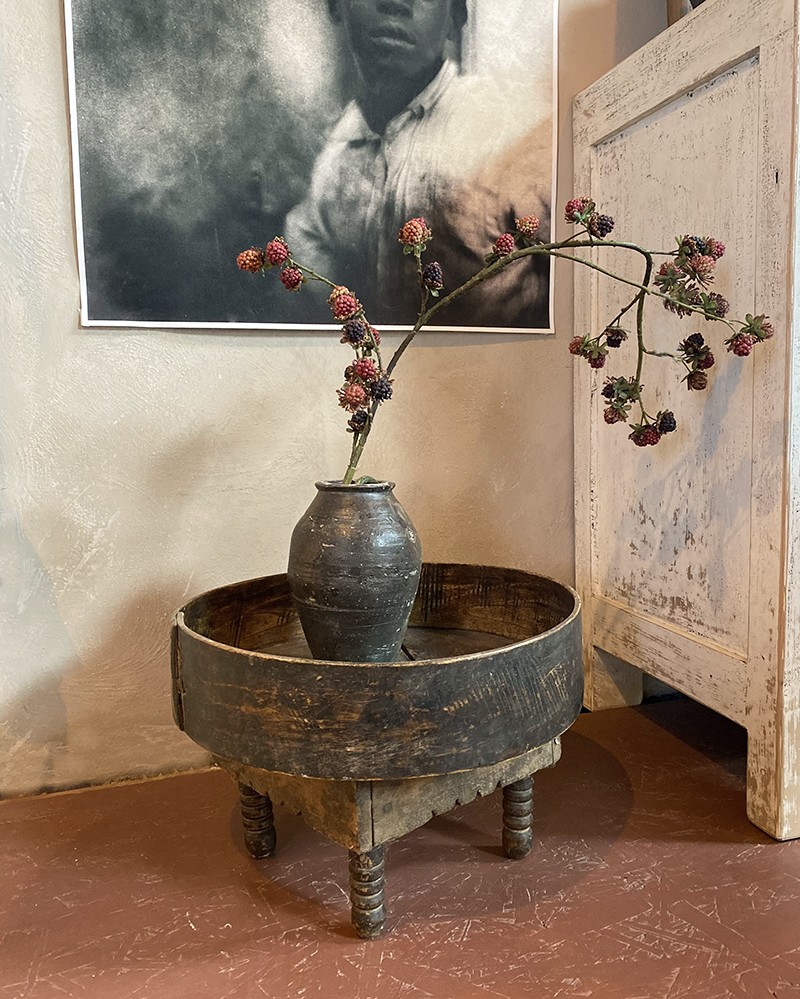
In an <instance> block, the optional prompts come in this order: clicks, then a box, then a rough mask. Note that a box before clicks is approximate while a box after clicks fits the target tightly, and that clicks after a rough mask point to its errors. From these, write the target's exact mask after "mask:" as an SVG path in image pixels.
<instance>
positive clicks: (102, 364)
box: [0, 0, 664, 794]
mask: <svg viewBox="0 0 800 999" xmlns="http://www.w3.org/2000/svg"><path fill="white" fill-rule="evenodd" d="M663 7H664V4H663V0H650V2H649V3H644V2H641V0H596V2H590V0H583V2H577V0H562V2H561V51H560V76H561V80H560V86H561V109H560V121H559V137H560V141H561V162H560V169H559V185H560V186H559V202H563V201H564V200H565V198H566V197H567V196H569V194H570V193H571V181H570V177H571V170H572V164H571V149H570V142H571V134H570V127H571V126H570V116H569V107H570V99H571V97H572V95H573V94H574V93H575V92H577V91H578V90H580V89H582V88H583V87H584V86H586V85H587V84H588V83H590V82H591V81H593V80H594V79H595V78H596V77H598V76H599V75H601V74H602V73H603V72H604V71H605V70H606V69H607V68H608V67H610V66H612V65H613V64H614V63H615V62H617V61H619V60H620V59H621V58H622V57H624V56H625V55H627V54H628V53H629V52H631V51H633V50H634V49H635V48H637V47H638V46H639V45H641V44H642V43H643V42H644V41H646V40H647V39H648V38H649V37H650V36H652V35H653V34H655V33H656V32H658V31H659V30H661V29H662V28H663V27H664V10H663ZM0 93H2V96H3V99H2V101H0V134H2V136H3V141H2V145H1V146H0V232H2V240H1V241H0V270H1V271H2V275H3V277H2V282H0V338H2V339H1V341H0V342H1V344H2V347H1V350H2V361H1V362H0V486H2V490H1V491H0V628H1V629H2V630H1V633H2V642H1V643H0V793H2V794H16V793H26V792H32V791H37V790H40V789H42V788H54V787H69V786H72V785H76V784H81V783H85V782H91V781H102V780H107V779H111V778H115V777H119V776H124V775H132V774H147V773H156V772H159V771H165V770H171V769H175V768H180V767H189V766H192V765H195V764H198V763H201V762H202V761H203V759H204V756H203V754H202V753H201V752H200V751H199V750H198V749H196V747H194V746H193V744H192V743H191V742H189V740H188V739H186V738H185V737H184V736H183V735H181V734H180V733H179V732H178V731H177V730H176V729H175V728H174V726H173V723H172V720H171V715H170V704H169V665H168V632H169V623H170V617H171V614H172V612H173V610H174V609H175V608H176V607H178V606H179V605H180V604H181V603H182V602H184V601H185V600H186V599H187V598H188V597H189V596H191V595H193V594H195V593H197V592H199V591H201V590H205V589H208V588H209V587H212V586H215V585H217V584H221V583H224V582H230V581H232V580H235V579H243V578H246V577H249V576H254V575H261V574H265V573H272V572H280V571H282V570H283V569H284V567H285V557H286V551H287V547H288V541H289V534H290V531H291V527H292V525H293V523H294V522H295V520H296V519H297V518H298V516H299V515H300V514H301V513H302V511H303V510H304V509H305V507H306V506H307V504H308V502H309V501H310V499H311V497H312V494H313V491H314V488H313V482H314V480H315V479H318V478H335V477H339V476H340V475H341V473H342V470H343V468H344V465H345V464H346V456H347V446H348V438H347V436H346V435H345V434H344V433H343V432H342V429H341V423H342V420H341V415H340V413H339V412H337V409H336V407H335V406H334V405H333V404H332V397H331V391H332V390H333V387H334V386H335V385H336V383H337V379H338V378H339V376H340V374H341V368H342V365H343V356H342V349H343V348H341V346H340V345H339V344H338V342H337V341H336V339H335V338H332V337H330V336H329V335H324V334H317V335H308V336H300V335H280V334H265V333H249V334H243V335H239V336H226V335H221V334H219V333H210V334H203V333H196V332H195V333H192V332H181V331H163V332H161V331H126V330H119V329H116V330H96V329H95V330H91V331H89V330H84V329H81V328H80V327H79V325H78V322H77V311H78V278H77V268H76V254H75V235H74V228H73V219H72V200H71V199H72V185H71V180H70V158H69V146H68V132H67V113H66V109H67V97H66V73H65V58H64V28H63V17H62V12H61V3H60V0H5V3H4V7H3V17H2V18H0ZM557 282H558V283H557V290H556V295H557V307H556V320H557V334H558V335H557V337H556V338H542V337H538V338H537V337H520V336H517V337H511V336H477V335H475V336H457V335H450V336H446V335H431V336H428V337H425V338H424V339H422V338H421V340H422V342H418V344H415V346H414V347H413V349H412V350H411V351H409V353H408V354H407V355H406V356H405V357H404V359H403V362H402V365H401V367H400V368H399V369H398V373H399V379H398V381H397V385H396V394H395V400H394V401H393V402H392V404H391V412H388V411H387V412H386V413H384V418H383V420H382V421H381V423H380V425H379V427H378V428H377V429H376V431H375V434H374V438H373V441H372V442H371V449H372V455H371V458H370V459H369V461H367V462H366V463H365V464H364V469H363V470H364V471H365V472H366V471H368V472H369V473H371V474H373V475H376V476H385V477H389V478H392V479H394V480H395V481H396V482H397V490H396V492H397V495H398V496H399V498H400V499H401V501H402V502H403V503H404V505H405V506H406V508H407V509H408V511H409V513H410V514H411V516H412V519H413V520H414V522H415V524H416V526H417V528H418V530H419V533H420V535H421V537H422V539H423V544H424V553H425V557H426V558H427V559H428V560H433V561H435V560H463V561H468V562H488V563H496V564H507V565H513V566H519V567H522V568H528V569H534V570H536V571H539V572H542V573H545V574H548V575H551V576H554V577H556V578H558V579H560V580H564V581H571V579H572V575H573V528H572V502H573V489H572V416H571V413H572V403H571V399H572V380H571V364H570V358H569V355H568V354H567V352H566V347H565V345H566V341H567V339H568V338H569V336H570V335H571V328H570V323H571V304H570V277H569V274H568V273H564V272H563V268H562V269H561V270H560V271H559V272H558V275H557Z"/></svg>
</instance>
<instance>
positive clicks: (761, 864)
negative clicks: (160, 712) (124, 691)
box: [0, 701, 800, 999]
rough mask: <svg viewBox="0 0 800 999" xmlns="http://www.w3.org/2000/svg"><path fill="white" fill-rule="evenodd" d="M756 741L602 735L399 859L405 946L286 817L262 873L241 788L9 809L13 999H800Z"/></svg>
mask: <svg viewBox="0 0 800 999" xmlns="http://www.w3.org/2000/svg"><path fill="white" fill-rule="evenodd" d="M744 752H745V743H744V737H743V733H742V732H741V730H740V729H738V728H737V727H736V726H733V725H731V724H729V723H727V722H725V721H723V720H722V719H720V718H718V717H717V716H715V715H713V714H711V713H710V712H707V711H705V710H704V709H702V708H700V707H698V706H697V705H694V704H692V703H691V702H688V701H677V702H669V703H663V704H657V705H652V706H650V707H648V708H645V709H622V710H620V711H612V712H605V713H601V714H597V715H582V716H581V717H580V719H579V720H578V722H577V724H576V725H575V728H574V729H573V730H572V731H571V732H570V733H569V734H568V735H567V736H565V738H564V755H563V758H562V760H561V762H560V763H559V764H558V766H557V767H556V768H555V769H554V770H551V771H547V772H545V773H543V774H540V775H539V776H538V777H537V780H536V791H537V797H536V803H537V826H536V840H535V845H534V849H533V852H532V854H531V855H530V856H529V857H528V858H527V859H526V860H523V861H519V862H512V861H506V860H504V859H503V858H502V856H501V854H500V851H499V847H498V844H499V835H500V815H499V810H500V796H499V794H495V795H493V796H492V797H491V798H487V799H484V800H480V801H477V802H474V803H472V804H470V805H467V806H464V807H462V808H460V809H458V810H457V811H455V812H452V813H450V814H449V815H448V816H445V817H441V818H437V819H434V820H433V821H432V822H430V823H429V824H428V825H427V826H426V827H425V828H423V829H420V830H418V831H417V832H415V833H412V834H410V835H409V836H407V837H406V838H405V839H403V840H402V841H400V842H399V843H396V844H393V845H392V846H390V847H389V848H388V850H387V877H388V885H387V888H388V893H387V894H388V902H389V906H390V909H389V934H388V935H387V936H386V937H385V938H384V939H382V940H380V941H376V942H372V943H366V942H363V941H360V940H358V939H357V938H355V937H354V935H353V933H352V931H351V929H350V926H349V921H348V920H349V908H348V901H347V898H346V886H347V863H346V856H345V852H344V850H342V849H341V848H339V847H337V846H335V845H333V844H330V843H328V842H326V841H325V840H324V839H323V838H322V837H320V836H318V835H317V834H316V833H313V832H311V831H310V830H309V829H307V828H306V827H305V826H304V825H303V824H302V822H301V821H300V820H299V819H297V818H295V817H294V816H291V815H287V814H286V812H284V811H282V810H280V809H276V820H277V825H278V836H279V845H278V854H277V855H276V856H275V857H274V858H273V859H270V860H264V861H258V862H256V861H252V860H250V859H249V857H248V856H247V854H246V853H245V851H244V848H243V846H242V844H241V836H240V832H239V819H238V812H237V803H236V791H235V788H234V786H233V784H232V782H231V781H230V780H229V778H228V777H227V776H225V775H224V774H222V773H216V772H214V773H204V774H189V775H181V776H177V777H173V778H169V779H166V780H154V781H150V782H146V783H143V784H129V785H123V786H117V787H109V788H101V789H94V790H87V791H83V792H77V793H70V794H60V795H51V796H49V797H42V798H32V799H23V800H17V801H9V802H5V803H3V804H2V805H0V999H12V997H13V999H22V997H25V999H50V997H53V999H55V997H59V999H63V997H64V996H87V997H98V999H123V997H124V999H133V997H143V999H183V997H186V999H205V997H208V999H224V997H234V996H235V997H237V999H238V997H241V999H250V997H256V999H258V997H259V996H269V997H275V999H294V997H312V996H321V997H325V999H335V997H345V999H421V997H431V996H433V997H436V999H490V997H508V999H511V997H515V999H516V997H520V996H523V997H528V996H530V997H535V999H550V997H559V999H562V997H563V999H566V997H599V999H680V997H687V999H728V997H737V999H739V997H742V999H762V997H763V999H790V997H791V999H794V997H800V842H793V843H775V842H773V841H771V840H769V839H768V837H766V836H765V835H763V834H761V833H760V832H759V831H758V830H756V829H755V828H754V827H753V826H751V825H750V824H749V823H748V822H747V819H746V818H745V815H744V792H743V768H744Z"/></svg>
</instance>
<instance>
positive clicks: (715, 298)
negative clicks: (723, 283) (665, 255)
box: [653, 236, 728, 319]
mask: <svg viewBox="0 0 800 999" xmlns="http://www.w3.org/2000/svg"><path fill="white" fill-rule="evenodd" d="M677 243H678V248H677V250H675V252H674V253H673V258H674V259H673V260H666V261H664V263H663V264H662V265H661V267H659V269H658V273H657V274H656V276H655V278H654V280H653V284H655V286H656V287H657V288H658V290H659V291H660V292H661V293H662V294H663V295H666V296H667V297H666V298H665V299H664V308H665V309H668V310H669V311H670V312H674V313H675V314H676V315H678V316H688V315H691V313H692V312H702V313H704V314H705V317H706V319H717V318H722V317H723V316H724V315H725V313H726V312H727V311H728V303H727V302H726V301H725V299H724V298H723V297H722V295H717V294H715V293H714V292H712V293H710V294H709V293H708V292H707V290H706V289H707V287H708V285H709V284H710V283H711V282H712V281H713V280H714V269H715V267H716V263H717V261H718V260H719V259H720V257H722V255H723V254H724V253H725V244H724V243H721V242H720V241H719V240H718V239H714V237H713V236H682V237H681V238H680V239H679V240H677Z"/></svg>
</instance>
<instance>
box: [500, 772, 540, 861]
mask: <svg viewBox="0 0 800 999" xmlns="http://www.w3.org/2000/svg"><path fill="white" fill-rule="evenodd" d="M532 818H533V778H532V777H523V778H522V780H518V781H515V782H514V783H513V784H509V785H507V786H506V787H504V788H503V853H504V854H505V855H506V856H507V857H509V858H510V859H511V860H521V859H522V858H523V857H527V855H528V854H529V853H530V850H531V846H532V845H533V833H532V832H531V821H532Z"/></svg>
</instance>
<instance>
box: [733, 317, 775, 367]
mask: <svg viewBox="0 0 800 999" xmlns="http://www.w3.org/2000/svg"><path fill="white" fill-rule="evenodd" d="M774 333H775V330H774V328H773V326H772V323H771V322H770V321H769V320H768V319H767V317H766V316H751V315H750V313H749V312H748V314H747V315H746V316H745V317H744V324H743V325H742V328H741V329H740V330H739V331H738V332H736V333H734V334H733V335H732V336H729V337H728V339H727V340H726V341H725V345H726V346H727V348H728V350H729V351H731V353H733V354H736V356H737V357H747V356H748V355H749V354H750V352H751V351H752V349H753V347H755V345H756V344H757V343H763V342H764V340H769V339H770V337H772V336H773V335H774Z"/></svg>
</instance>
